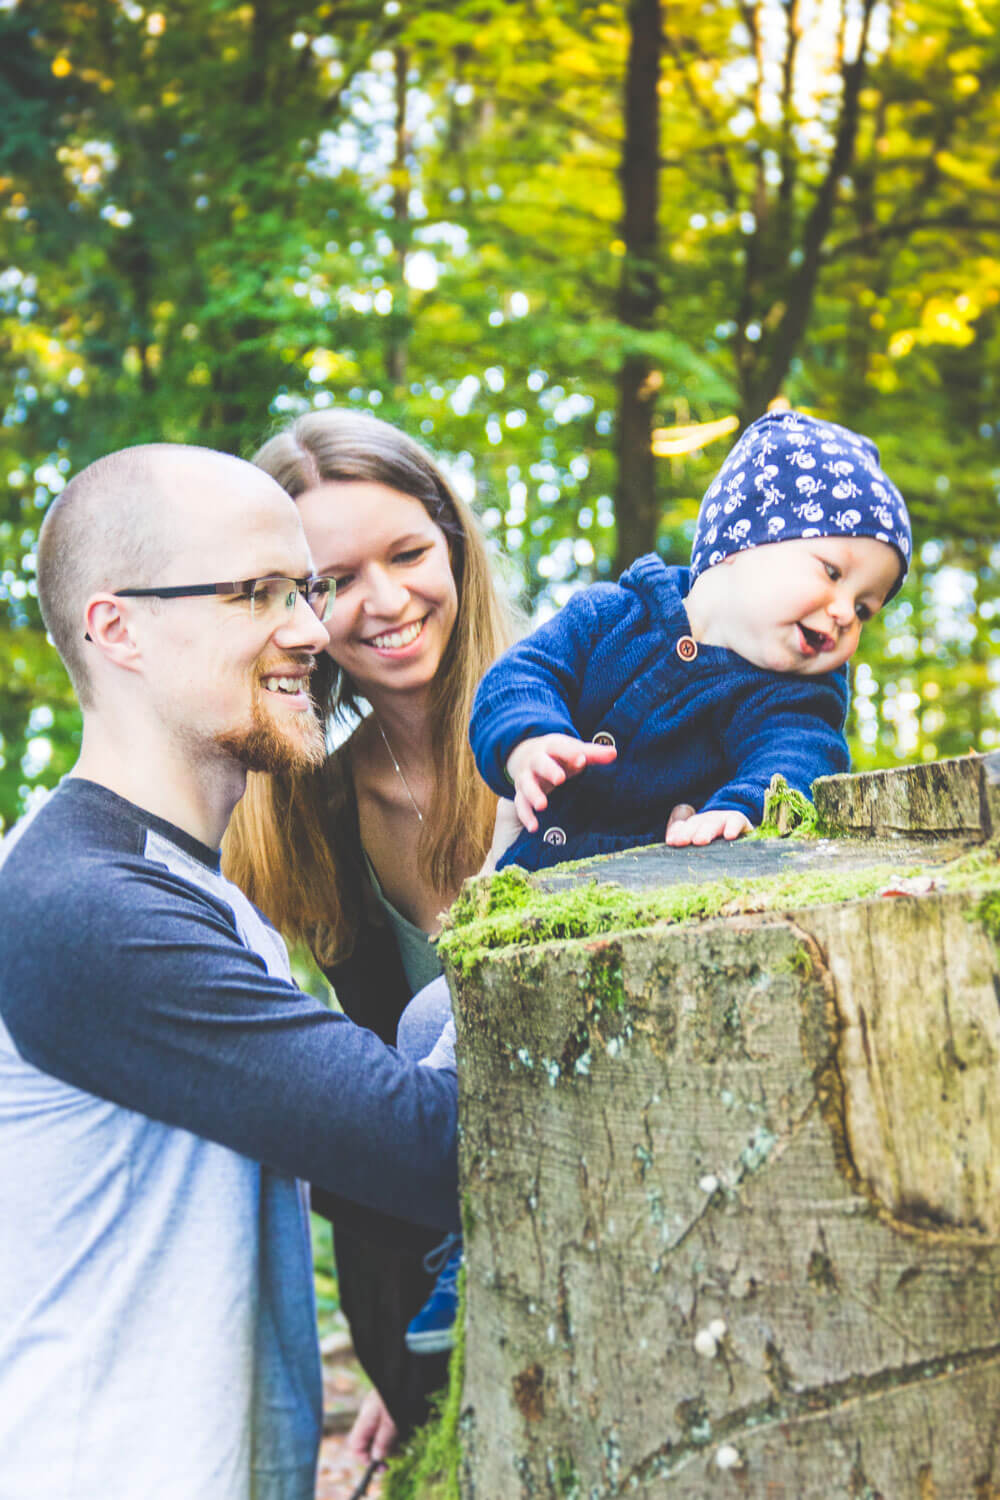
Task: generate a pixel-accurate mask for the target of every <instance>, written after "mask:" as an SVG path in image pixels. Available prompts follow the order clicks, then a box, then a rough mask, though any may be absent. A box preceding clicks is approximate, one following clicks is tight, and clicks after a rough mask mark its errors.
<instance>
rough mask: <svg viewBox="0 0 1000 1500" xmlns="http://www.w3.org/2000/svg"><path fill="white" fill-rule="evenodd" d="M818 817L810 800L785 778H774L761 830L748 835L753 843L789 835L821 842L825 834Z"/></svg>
mask: <svg viewBox="0 0 1000 1500" xmlns="http://www.w3.org/2000/svg"><path fill="white" fill-rule="evenodd" d="M824 831H825V830H824V829H823V827H822V825H821V821H820V816H819V813H818V812H817V811H816V809H815V807H814V806H813V804H812V803H811V802H810V801H809V798H808V797H806V796H805V795H804V793H802V792H797V791H796V790H795V788H794V787H791V786H789V785H788V782H787V781H786V780H785V778H784V776H777V775H775V776H772V778H771V785H770V786H769V787H768V789H767V795H766V796H765V798H764V817H763V819H762V821H761V824H760V827H759V828H755V829H754V831H753V833H751V834H748V835H747V837H748V838H752V839H783V838H787V837H788V835H789V834H790V833H794V834H796V835H797V836H798V837H799V838H819V837H821V836H822V834H823V833H824Z"/></svg>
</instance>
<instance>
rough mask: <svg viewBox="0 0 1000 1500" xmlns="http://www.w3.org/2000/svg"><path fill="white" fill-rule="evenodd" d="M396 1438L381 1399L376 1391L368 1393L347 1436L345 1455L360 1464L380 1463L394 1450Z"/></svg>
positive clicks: (391, 1422) (392, 1424) (393, 1427)
mask: <svg viewBox="0 0 1000 1500" xmlns="http://www.w3.org/2000/svg"><path fill="white" fill-rule="evenodd" d="M397 1436H398V1433H397V1431H396V1424H395V1422H394V1421H393V1420H392V1418H391V1417H390V1415H389V1412H388V1409H387V1407H386V1404H385V1402H384V1401H383V1400H382V1397H381V1396H380V1395H379V1393H378V1391H376V1390H371V1391H369V1392H368V1394H367V1396H366V1397H365V1399H364V1400H363V1401H362V1403H361V1410H360V1411H359V1412H358V1415H357V1416H356V1417H355V1419H354V1426H353V1427H352V1428H351V1430H350V1432H349V1433H348V1434H347V1449H348V1452H349V1453H350V1454H351V1455H352V1457H354V1458H356V1459H358V1460H359V1462H361V1463H363V1464H368V1463H375V1462H379V1463H381V1462H382V1461H383V1460H384V1459H386V1458H388V1457H389V1454H390V1453H391V1452H392V1450H393V1448H395V1446H396V1438H397Z"/></svg>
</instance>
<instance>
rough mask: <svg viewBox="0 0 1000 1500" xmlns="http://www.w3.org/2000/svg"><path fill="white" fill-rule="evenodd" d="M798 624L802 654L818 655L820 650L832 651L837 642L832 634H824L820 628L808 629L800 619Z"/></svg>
mask: <svg viewBox="0 0 1000 1500" xmlns="http://www.w3.org/2000/svg"><path fill="white" fill-rule="evenodd" d="M798 624H799V634H800V636H801V638H802V640H801V647H802V652H803V655H805V656H818V655H819V654H820V652H821V651H832V650H833V648H834V646H835V645H836V644H837V643H836V641H835V640H834V638H833V636H832V635H826V634H825V633H824V632H823V631H822V630H810V629H809V626H808V625H803V623H802V621H801V620H800V621H799V622H798Z"/></svg>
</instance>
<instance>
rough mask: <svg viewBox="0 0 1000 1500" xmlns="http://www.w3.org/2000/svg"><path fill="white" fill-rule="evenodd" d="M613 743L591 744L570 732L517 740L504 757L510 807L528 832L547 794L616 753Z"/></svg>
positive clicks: (542, 806) (603, 762)
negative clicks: (510, 790) (511, 798)
mask: <svg viewBox="0 0 1000 1500" xmlns="http://www.w3.org/2000/svg"><path fill="white" fill-rule="evenodd" d="M617 753H618V752H617V751H616V750H615V748H614V746H613V745H594V744H592V743H589V742H588V741H586V740H578V739H574V737H573V736H572V735H571V734H539V735H535V736H533V737H531V738H529V739H526V740H521V742H520V744H517V745H515V746H514V748H513V750H512V751H511V752H510V754H509V755H508V757H507V775H508V776H509V777H510V779H511V781H512V782H513V784H514V806H515V808H516V809H517V815H518V817H519V818H520V820H521V822H522V823H523V824H524V826H525V828H526V829H527V830H528V832H529V833H534V832H535V830H536V829H537V827H538V819H537V818H536V817H535V813H536V812H543V811H544V809H545V808H546V807H548V805H549V799H548V793H549V792H551V791H552V789H553V787H557V786H562V784H563V782H564V781H566V780H567V778H568V777H570V776H578V775H579V774H580V772H581V771H582V770H583V769H584V767H585V766H606V765H608V764H609V763H610V762H611V761H613V760H614V758H615V756H616V755H617Z"/></svg>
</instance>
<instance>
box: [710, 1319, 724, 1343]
mask: <svg viewBox="0 0 1000 1500" xmlns="http://www.w3.org/2000/svg"><path fill="white" fill-rule="evenodd" d="M708 1331H709V1333H710V1334H711V1335H712V1337H713V1339H716V1340H720V1339H724V1338H725V1336H726V1320H725V1318H713V1319H712V1321H711V1323H709V1325H708Z"/></svg>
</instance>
